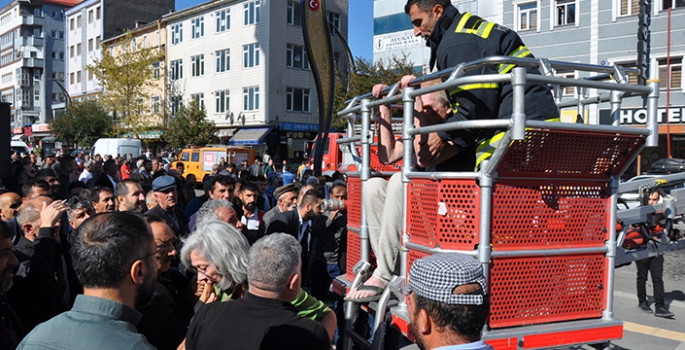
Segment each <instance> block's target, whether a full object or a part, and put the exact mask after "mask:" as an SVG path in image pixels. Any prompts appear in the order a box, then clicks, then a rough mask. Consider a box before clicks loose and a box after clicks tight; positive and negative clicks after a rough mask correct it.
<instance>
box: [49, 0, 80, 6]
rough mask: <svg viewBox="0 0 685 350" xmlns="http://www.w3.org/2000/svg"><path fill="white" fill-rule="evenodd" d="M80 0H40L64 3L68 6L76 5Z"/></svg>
mask: <svg viewBox="0 0 685 350" xmlns="http://www.w3.org/2000/svg"><path fill="white" fill-rule="evenodd" d="M81 1H82V0H42V2H43V3H48V4H57V5H64V6H69V7H71V6H76V5H77V4H79V3H80V2H81Z"/></svg>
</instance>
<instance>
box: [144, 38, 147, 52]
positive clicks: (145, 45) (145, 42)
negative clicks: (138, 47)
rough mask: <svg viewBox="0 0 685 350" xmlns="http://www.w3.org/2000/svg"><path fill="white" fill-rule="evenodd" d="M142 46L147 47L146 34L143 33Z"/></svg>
mask: <svg viewBox="0 0 685 350" xmlns="http://www.w3.org/2000/svg"><path fill="white" fill-rule="evenodd" d="M143 48H144V49H147V35H143Z"/></svg>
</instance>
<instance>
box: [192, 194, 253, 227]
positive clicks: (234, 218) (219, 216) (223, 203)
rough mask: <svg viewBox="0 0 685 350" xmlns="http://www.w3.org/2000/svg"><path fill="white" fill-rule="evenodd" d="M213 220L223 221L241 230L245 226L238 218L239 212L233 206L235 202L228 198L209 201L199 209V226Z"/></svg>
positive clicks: (197, 221) (197, 220)
mask: <svg viewBox="0 0 685 350" xmlns="http://www.w3.org/2000/svg"><path fill="white" fill-rule="evenodd" d="M211 220H219V221H223V222H225V223H227V224H229V225H231V226H233V227H235V228H237V229H238V230H241V231H242V229H243V227H244V226H243V223H241V222H240V220H239V218H238V213H236V211H235V209H234V208H233V203H231V202H229V201H228V200H226V199H214V200H211V201H207V202H205V204H203V205H202V207H201V208H200V210H198V212H197V219H196V221H195V222H196V224H197V226H200V225H202V224H203V223H205V222H208V221H211ZM194 230H195V228H193V231H194Z"/></svg>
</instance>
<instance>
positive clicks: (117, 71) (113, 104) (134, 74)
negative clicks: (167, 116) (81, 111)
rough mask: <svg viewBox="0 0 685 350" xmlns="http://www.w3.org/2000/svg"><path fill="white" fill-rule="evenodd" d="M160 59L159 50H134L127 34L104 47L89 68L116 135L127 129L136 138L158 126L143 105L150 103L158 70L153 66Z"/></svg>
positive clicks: (135, 48)
mask: <svg viewBox="0 0 685 350" xmlns="http://www.w3.org/2000/svg"><path fill="white" fill-rule="evenodd" d="M163 57H164V56H163V52H161V51H160V50H157V49H153V48H146V47H139V46H137V45H136V44H135V38H133V36H132V35H131V33H127V34H126V36H125V37H124V38H123V39H122V40H121V41H119V42H117V44H116V45H115V46H112V48H111V50H110V49H108V48H107V47H105V46H103V47H102V59H101V60H99V61H96V62H95V64H93V65H89V66H88V70H90V71H92V72H93V74H94V75H95V77H96V78H97V79H98V81H99V82H100V84H101V85H102V87H103V89H104V94H103V98H102V101H103V104H104V105H105V107H106V108H107V109H108V110H109V111H111V112H112V113H113V115H114V116H115V118H116V122H117V123H116V124H115V132H116V133H117V134H121V133H122V132H123V130H124V129H128V130H130V131H132V133H133V135H134V136H137V135H140V134H141V133H142V132H144V131H147V130H148V129H150V128H151V127H153V126H155V125H158V124H161V121H159V118H158V116H154V115H152V114H151V113H150V108H149V106H148V104H147V103H146V101H150V93H149V91H150V88H151V87H153V86H155V84H156V82H155V81H154V79H153V78H158V77H159V76H158V75H159V69H160V68H158V67H157V68H155V67H153V64H155V63H158V62H160V61H161V60H163Z"/></svg>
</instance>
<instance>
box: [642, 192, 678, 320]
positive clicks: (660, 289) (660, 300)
mask: <svg viewBox="0 0 685 350" xmlns="http://www.w3.org/2000/svg"><path fill="white" fill-rule="evenodd" d="M659 199H661V195H660V194H659V192H658V191H652V192H651V193H650V194H649V200H648V201H647V204H649V205H655V204H657V203H659ZM651 244H654V243H651ZM657 251H658V250H657ZM635 265H636V266H637V301H638V307H639V308H640V309H641V310H642V311H645V312H649V313H652V308H650V307H649V302H647V286H646V284H647V274H651V275H652V286H653V289H654V307H655V309H656V310H655V311H654V316H656V317H673V312H671V311H669V310H668V308H666V304H665V303H664V278H663V274H664V256H663V253H661V252H659V253H658V254H657V256H653V257H650V258H646V259H642V260H636V261H635Z"/></svg>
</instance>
